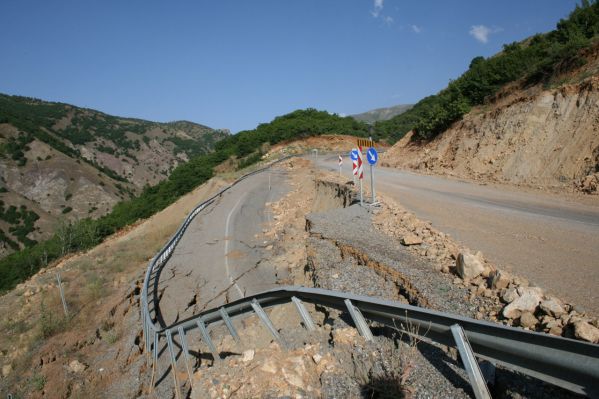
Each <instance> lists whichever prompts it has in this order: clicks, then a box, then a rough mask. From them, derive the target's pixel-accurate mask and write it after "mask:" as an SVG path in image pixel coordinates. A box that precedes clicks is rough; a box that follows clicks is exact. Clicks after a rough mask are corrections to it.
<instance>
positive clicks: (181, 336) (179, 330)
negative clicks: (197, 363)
mask: <svg viewBox="0 0 599 399" xmlns="http://www.w3.org/2000/svg"><path fill="white" fill-rule="evenodd" d="M177 333H178V334H179V339H181V347H182V348H183V357H184V358H185V368H186V369H187V375H188V376H189V386H191V383H192V381H193V378H192V376H193V373H192V372H191V366H190V365H189V348H188V347H187V339H185V330H183V327H182V326H179V328H177Z"/></svg>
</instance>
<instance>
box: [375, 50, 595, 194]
mask: <svg viewBox="0 0 599 399" xmlns="http://www.w3.org/2000/svg"><path fill="white" fill-rule="evenodd" d="M567 79H568V81H570V82H576V83H570V84H567V85H562V86H560V87H557V88H552V89H544V88H543V87H540V86H536V87H531V88H526V89H523V88H522V87H519V86H518V85H513V86H512V87H506V88H504V90H503V91H502V92H501V93H500V94H499V95H498V96H497V97H496V98H495V99H494V100H493V101H492V102H491V103H490V104H488V105H485V106H482V107H478V108H476V109H475V110H473V111H472V112H470V113H469V114H467V115H466V116H465V117H464V118H463V119H462V120H461V121H459V122H456V123H455V124H454V125H453V126H452V127H451V128H449V129H448V130H446V131H445V132H444V133H442V134H441V135H439V136H437V137H436V138H434V139H433V140H431V141H430V142H417V141H415V140H413V138H412V134H411V133H408V134H407V135H406V136H405V137H404V138H403V139H402V140H400V141H399V142H397V143H396V144H395V145H394V146H393V147H392V148H391V149H390V151H388V152H387V153H386V154H385V155H383V156H382V164H383V166H393V167H400V168H408V169H413V170H417V171H422V172H428V173H435V174H445V175H453V176H457V177H461V178H469V179H477V180H483V181H499V182H506V183H510V184H516V185H525V186H535V187H537V186H543V187H557V188H560V189H567V190H571V189H582V190H583V191H586V192H597V182H598V181H599V174H597V172H599V62H598V60H597V58H595V60H594V61H593V62H590V63H588V64H587V65H586V66H585V68H584V70H581V71H577V73H576V74H573V75H571V76H569V77H568V78H567Z"/></svg>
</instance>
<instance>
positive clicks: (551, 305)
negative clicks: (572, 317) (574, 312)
mask: <svg viewBox="0 0 599 399" xmlns="http://www.w3.org/2000/svg"><path fill="white" fill-rule="evenodd" d="M540 306H541V309H542V310H543V312H545V313H546V314H548V315H552V316H554V317H560V316H561V315H563V314H564V313H566V309H564V305H563V303H562V301H560V300H559V299H557V298H554V297H551V298H549V299H546V300H544V301H543V302H541V305H540Z"/></svg>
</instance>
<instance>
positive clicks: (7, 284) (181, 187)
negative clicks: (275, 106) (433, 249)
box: [0, 109, 368, 291]
mask: <svg viewBox="0 0 599 399" xmlns="http://www.w3.org/2000/svg"><path fill="white" fill-rule="evenodd" d="M341 132H342V133H345V134H350V135H354V136H363V137H364V136H366V135H367V132H368V126H367V125H366V124H364V123H361V122H358V121H356V120H354V119H352V118H350V117H346V118H341V117H339V116H337V115H331V114H329V113H327V112H324V111H317V110H314V109H307V110H298V111H295V112H292V113H290V114H287V115H284V116H280V117H277V118H275V119H274V120H273V121H272V122H270V123H265V124H261V125H259V126H258V127H257V128H256V129H254V130H248V131H243V132H240V133H239V134H236V135H233V136H228V137H227V138H225V139H223V140H221V141H218V142H217V143H216V144H215V151H214V152H213V153H210V154H206V155H201V156H198V157H195V158H193V159H191V160H190V161H189V162H187V163H184V164H182V165H179V166H178V167H177V168H176V169H174V170H173V172H172V173H171V174H170V176H169V177H168V178H167V179H165V180H163V181H161V182H159V183H158V184H156V185H154V186H151V187H146V188H145V189H144V190H143V191H142V192H141V194H140V195H139V196H137V197H135V198H132V199H130V200H125V201H121V202H120V203H118V204H117V205H115V206H114V208H113V209H112V211H111V212H110V213H109V214H107V215H105V216H103V217H100V218H99V219H95V220H94V219H90V218H85V219H82V220H79V221H77V222H72V223H63V224H62V225H61V226H60V228H59V229H58V230H57V232H56V233H55V234H54V235H53V236H52V237H51V238H50V239H48V240H45V241H43V242H39V243H36V244H35V245H33V246H31V247H28V248H26V249H24V250H22V251H19V252H16V253H13V254H11V255H9V256H8V257H6V258H4V259H2V260H0V291H5V290H8V289H11V288H13V287H14V286H15V285H16V284H18V283H19V282H21V281H24V280H25V279H27V278H28V277H29V276H31V275H32V274H34V273H35V272H36V271H37V270H39V268H41V267H44V266H46V265H47V264H48V263H50V262H52V261H53V260H56V259H58V258H60V257H62V256H64V255H66V254H68V253H70V252H74V251H79V250H83V249H87V248H90V247H92V246H94V245H97V244H98V243H99V242H101V241H102V240H103V239H104V238H105V237H107V236H108V235H110V234H113V233H114V232H116V231H117V230H118V229H121V228H123V227H125V226H126V225H128V224H131V223H134V222H135V221H137V220H139V219H142V218H147V217H149V216H151V215H152V214H154V213H156V212H157V211H160V210H162V209H164V208H165V207H166V206H168V205H170V204H172V203H173V202H174V201H175V200H176V199H177V198H179V197H180V196H182V195H183V194H186V193H188V192H190V191H191V190H193V189H194V188H195V187H197V186H198V185H200V184H202V183H203V182H205V181H206V180H208V179H209V178H211V177H212V176H213V174H214V171H213V168H214V167H215V166H217V165H219V164H220V163H222V162H224V161H225V160H227V159H229V158H231V157H234V158H237V159H240V160H241V162H240V163H239V165H238V167H239V168H243V167H246V166H248V165H250V164H252V163H256V162H258V161H259V160H260V159H261V158H262V155H263V154H264V153H265V152H266V151H267V150H268V147H269V146H270V145H272V144H276V143H279V142H282V141H287V140H292V139H301V138H305V137H310V136H319V135H322V134H335V133H341Z"/></svg>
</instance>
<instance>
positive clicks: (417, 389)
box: [306, 205, 577, 398]
mask: <svg viewBox="0 0 599 399" xmlns="http://www.w3.org/2000/svg"><path fill="white" fill-rule="evenodd" d="M306 219H307V230H308V232H309V234H310V237H309V238H308V240H307V253H308V268H307V269H308V272H309V273H310V275H311V277H312V281H313V283H314V285H315V286H316V287H322V288H326V289H332V290H340V291H347V292H352V293H355V294H359V295H370V296H374V297H379V298H383V299H389V300H396V301H401V302H409V303H411V304H413V305H418V306H426V307H428V308H432V309H436V310H440V311H444V312H449V313H453V314H457V315H461V316H466V317H471V318H474V317H476V316H478V317H479V318H480V316H481V312H480V310H481V309H483V308H485V307H486V308H493V307H494V306H496V304H495V302H494V301H493V300H492V299H489V298H484V297H478V296H475V297H473V296H471V295H470V291H469V290H468V289H466V288H464V287H463V286H462V285H456V284H454V283H453V280H454V278H455V276H452V275H450V274H443V273H439V272H438V271H435V270H434V264H433V263H432V262H431V261H428V260H427V259H426V258H423V257H418V256H417V255H415V254H413V253H411V252H409V251H408V250H407V249H406V247H403V246H401V245H400V244H399V242H397V241H395V240H393V239H392V238H390V237H389V236H386V235H384V234H383V233H381V232H379V231H378V230H376V229H375V228H374V226H373V225H372V213H370V211H369V210H367V209H366V208H363V207H361V206H359V205H351V206H349V207H347V208H340V209H333V210H329V211H326V212H320V213H312V214H309V215H308V216H307V217H306ZM482 313H484V312H482ZM329 318H330V319H331V321H330V324H332V325H334V327H335V328H339V326H340V325H345V323H346V322H347V323H348V324H350V325H351V324H352V323H351V322H349V320H348V318H347V315H345V314H342V313H341V314H339V313H337V312H331V313H330V314H329ZM376 330H377V329H373V331H375V334H376V332H377V331H376ZM382 330H383V331H384V329H382ZM389 336H390V335H389V330H388V329H387V331H386V334H383V335H379V336H377V338H376V339H377V344H378V345H379V347H382V348H384V347H385V345H388V343H389V342H393V341H392V340H391V338H389ZM385 341H387V343H386V344H385V343H384V342H385ZM412 346H413V345H410V342H409V340H408V341H407V342H403V343H402V345H401V346H400V349H401V350H404V351H406V350H407V351H409V352H408V354H409V355H410V356H409V357H410V362H411V363H410V364H403V365H402V367H403V368H405V367H408V368H409V369H410V373H409V378H408V380H407V386H408V387H410V388H411V389H413V397H414V398H467V397H473V392H472V390H471V388H470V384H469V381H468V377H467V375H466V373H465V371H464V369H463V367H462V365H461V363H460V362H459V360H456V359H455V358H454V357H452V356H450V354H449V353H451V352H449V353H448V351H447V348H446V347H444V346H439V345H436V344H431V343H427V342H419V343H418V345H417V349H416V350H414V349H413V348H412ZM410 350H411V351H410ZM337 389H341V388H339V387H337V388H335V389H333V392H340V391H338V390H337ZM492 394H493V396H494V397H503V398H540V397H554V398H561V397H563V398H566V397H577V396H573V395H572V394H571V393H570V392H567V391H564V390H562V389H559V388H557V387H554V386H550V385H547V384H545V383H543V382H541V381H538V380H535V379H532V378H529V377H526V376H523V375H520V374H518V373H514V372H511V371H508V370H504V369H501V368H498V369H497V371H496V385H495V387H494V390H493V391H492ZM331 397H335V396H334V394H333V396H331Z"/></svg>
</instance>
